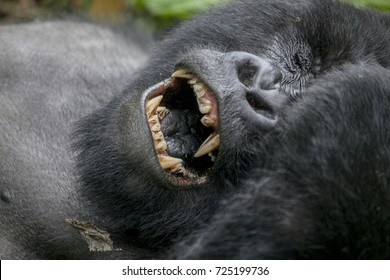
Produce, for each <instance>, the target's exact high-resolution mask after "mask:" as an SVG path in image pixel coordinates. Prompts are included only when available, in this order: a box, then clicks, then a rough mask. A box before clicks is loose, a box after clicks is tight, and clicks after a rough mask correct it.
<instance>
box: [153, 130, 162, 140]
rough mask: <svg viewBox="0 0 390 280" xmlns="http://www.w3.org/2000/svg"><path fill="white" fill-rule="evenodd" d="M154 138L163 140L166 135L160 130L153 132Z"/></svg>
mask: <svg viewBox="0 0 390 280" xmlns="http://www.w3.org/2000/svg"><path fill="white" fill-rule="evenodd" d="M153 139H154V140H156V141H160V140H163V139H164V135H163V133H162V132H161V131H158V132H156V133H154V134H153Z"/></svg>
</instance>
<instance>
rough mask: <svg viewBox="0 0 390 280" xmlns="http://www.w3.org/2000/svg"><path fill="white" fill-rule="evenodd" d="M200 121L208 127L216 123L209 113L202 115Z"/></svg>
mask: <svg viewBox="0 0 390 280" xmlns="http://www.w3.org/2000/svg"><path fill="white" fill-rule="evenodd" d="M200 122H201V123H202V124H203V125H204V126H207V127H210V126H212V125H213V124H214V120H213V119H212V118H210V117H209V116H207V115H204V116H203V117H202V119H201V120H200Z"/></svg>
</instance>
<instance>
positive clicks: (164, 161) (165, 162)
mask: <svg viewBox="0 0 390 280" xmlns="http://www.w3.org/2000/svg"><path fill="white" fill-rule="evenodd" d="M158 160H159V161H160V164H161V167H162V168H163V169H168V168H172V167H175V166H176V165H178V164H179V163H182V160H181V159H180V158H174V157H170V156H163V155H159V156H158Z"/></svg>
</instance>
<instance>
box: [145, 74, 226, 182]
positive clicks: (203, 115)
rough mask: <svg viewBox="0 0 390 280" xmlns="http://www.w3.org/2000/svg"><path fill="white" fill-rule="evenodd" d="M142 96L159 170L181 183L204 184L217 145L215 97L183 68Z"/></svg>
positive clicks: (215, 157) (217, 129)
mask: <svg viewBox="0 0 390 280" xmlns="http://www.w3.org/2000/svg"><path fill="white" fill-rule="evenodd" d="M146 94H147V96H146V105H145V106H146V115H147V119H148V123H149V128H150V131H151V134H152V137H153V143H154V149H155V152H156V154H157V157H158V160H159V162H160V165H161V167H162V169H164V170H165V171H166V172H167V173H168V174H169V175H171V176H172V177H173V178H174V179H176V180H178V181H179V182H182V183H186V182H196V183H203V182H205V181H206V180H207V177H208V174H209V172H210V170H211V168H212V166H213V165H214V162H215V161H216V160H217V157H218V151H219V146H220V133H219V120H218V108H217V100H216V97H215V95H214V94H213V93H212V91H211V90H210V89H209V88H208V87H207V86H206V85H205V84H204V83H203V82H202V81H201V80H200V79H199V78H198V77H197V76H196V75H194V74H192V73H190V72H189V71H188V70H186V69H183V68H182V69H179V70H177V71H175V72H174V73H173V74H172V75H171V77H170V78H168V79H166V80H165V81H163V82H161V83H159V84H157V85H155V86H153V87H151V88H149V89H148V90H147V92H146Z"/></svg>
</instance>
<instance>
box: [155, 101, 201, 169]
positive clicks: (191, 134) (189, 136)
mask: <svg viewBox="0 0 390 280" xmlns="http://www.w3.org/2000/svg"><path fill="white" fill-rule="evenodd" d="M202 129H203V128H202V126H201V125H199V115H198V114H197V113H195V112H192V111H189V110H175V109H170V111H169V113H168V114H167V115H166V116H165V117H164V118H163V119H162V120H161V131H162V133H163V134H164V137H165V141H166V143H167V146H168V149H167V152H168V154H169V155H170V156H172V157H177V158H181V159H182V160H184V161H186V162H190V161H191V159H192V158H193V156H194V153H195V152H196V151H197V150H198V149H199V146H200V145H201V144H202V137H201V136H202V135H203V132H202V131H201V130H202Z"/></svg>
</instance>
